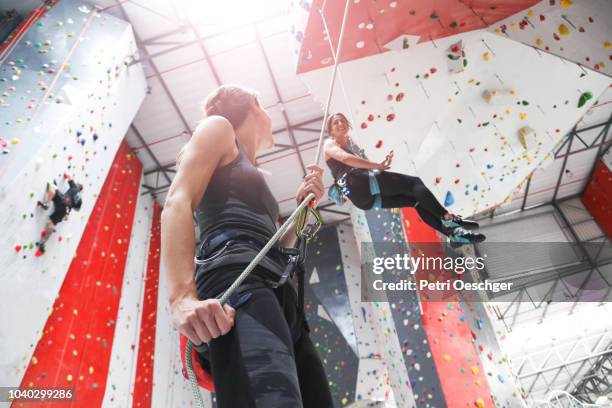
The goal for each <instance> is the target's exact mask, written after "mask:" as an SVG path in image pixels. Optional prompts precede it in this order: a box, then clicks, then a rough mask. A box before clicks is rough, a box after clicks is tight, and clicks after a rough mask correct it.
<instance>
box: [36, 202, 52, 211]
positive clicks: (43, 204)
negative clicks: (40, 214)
mask: <svg viewBox="0 0 612 408" xmlns="http://www.w3.org/2000/svg"><path fill="white" fill-rule="evenodd" d="M36 206H38V207H42V208H44V209H45V210H48V209H49V206H48V205H46V204H45V203H43V202H42V201H37V202H36Z"/></svg>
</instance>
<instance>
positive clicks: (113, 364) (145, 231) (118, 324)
mask: <svg viewBox="0 0 612 408" xmlns="http://www.w3.org/2000/svg"><path fill="white" fill-rule="evenodd" d="M142 192H143V189H142V187H141V190H140V191H139V194H138V202H137V203H136V210H135V213H134V223H133V226H132V234H131V236H130V243H129V245H130V247H129V250H128V255H127V259H126V262H125V272H124V277H123V284H122V287H121V289H120V293H121V299H120V300H119V310H118V312H117V318H116V321H115V334H114V340H113V348H112V350H111V356H110V363H109V366H108V379H107V382H106V390H105V392H104V400H103V402H102V406H104V407H116V408H121V407H129V406H131V405H132V399H133V398H132V396H133V391H134V384H135V383H136V373H137V355H138V353H139V338H141V334H140V333H141V326H142V323H141V322H142V321H143V296H144V292H145V290H144V289H145V276H147V273H148V270H149V269H148V268H147V264H148V262H149V260H150V259H151V258H150V257H149V256H145V255H146V254H147V253H148V249H149V247H150V244H149V241H150V237H151V230H152V225H151V224H152V219H153V200H152V198H151V196H150V195H149V194H147V195H141V193H142ZM117 289H119V288H117Z"/></svg>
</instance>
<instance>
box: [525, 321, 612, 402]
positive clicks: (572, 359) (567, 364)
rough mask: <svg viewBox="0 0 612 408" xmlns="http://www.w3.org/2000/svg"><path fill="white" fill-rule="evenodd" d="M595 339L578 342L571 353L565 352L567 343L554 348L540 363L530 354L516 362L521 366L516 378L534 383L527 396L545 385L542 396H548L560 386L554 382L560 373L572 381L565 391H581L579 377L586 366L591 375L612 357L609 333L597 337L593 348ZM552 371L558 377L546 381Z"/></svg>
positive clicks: (611, 342)
mask: <svg viewBox="0 0 612 408" xmlns="http://www.w3.org/2000/svg"><path fill="white" fill-rule="evenodd" d="M593 340H594V338H593V337H589V338H581V339H578V340H577V341H576V342H575V343H574V344H573V345H572V348H571V349H570V351H569V353H568V352H567V351H566V349H565V347H566V346H567V344H561V345H557V346H556V347H551V348H550V349H548V351H547V353H546V356H545V358H544V359H540V358H538V362H536V361H535V360H534V359H533V357H534V356H533V355H530V354H527V355H526V356H525V357H524V358H522V359H521V358H519V359H518V360H515V361H513V366H515V367H518V368H517V369H516V375H517V377H518V379H519V380H520V381H521V383H523V384H526V383H527V380H529V381H530V382H531V386H530V387H529V389H527V390H526V392H527V394H531V392H532V391H533V389H534V388H535V386H536V385H544V386H546V390H545V391H544V392H542V395H547V394H548V393H549V392H550V391H552V390H553V389H556V388H557V387H558V384H555V381H556V380H557V378H558V377H559V375H561V374H567V375H568V377H569V379H570V381H569V382H568V384H567V385H566V386H565V387H564V391H566V390H567V389H568V388H570V387H572V388H573V389H574V390H576V389H580V387H581V385H582V381H580V382H578V383H576V378H575V377H576V375H577V374H579V373H580V372H581V371H583V369H584V367H585V366H586V365H587V364H590V367H589V369H588V371H589V372H592V371H593V370H594V369H595V368H596V366H597V364H598V363H599V362H600V361H601V359H602V358H608V359H609V358H610V357H611V356H612V338H611V337H610V334H608V333H603V334H600V335H598V337H597V338H596V341H595V345H594V346H592V345H591V344H592V341H593ZM602 345H605V347H604V348H603V349H601V346H602ZM598 350H599V351H598ZM539 356H540V354H539V353H538V357H539ZM550 361H560V363H557V364H553V365H549V364H550ZM578 364H579V365H580V366H579V367H578V369H576V365H578ZM551 371H552V372H554V373H555V374H554V376H553V377H552V379H550V380H547V378H546V376H544V375H543V374H544V373H549V372H551ZM533 377H535V378H533ZM584 378H586V377H584ZM542 383H543V384H542ZM572 394H573V393H572Z"/></svg>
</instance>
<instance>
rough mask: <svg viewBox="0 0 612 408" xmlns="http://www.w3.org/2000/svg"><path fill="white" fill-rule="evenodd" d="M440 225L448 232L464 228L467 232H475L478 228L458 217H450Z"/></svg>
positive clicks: (476, 225) (473, 223)
mask: <svg viewBox="0 0 612 408" xmlns="http://www.w3.org/2000/svg"><path fill="white" fill-rule="evenodd" d="M442 225H444V227H445V228H448V229H449V230H454V229H455V228H459V227H461V228H465V229H468V230H475V229H477V228H478V226H479V225H478V223H477V222H475V221H471V220H464V219H463V218H462V217H461V216H459V215H452V216H451V218H450V219H448V220H445V219H442Z"/></svg>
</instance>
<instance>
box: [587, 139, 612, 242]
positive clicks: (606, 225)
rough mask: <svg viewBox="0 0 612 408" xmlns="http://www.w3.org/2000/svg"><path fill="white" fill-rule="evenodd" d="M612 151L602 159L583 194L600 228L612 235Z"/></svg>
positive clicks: (609, 235)
mask: <svg viewBox="0 0 612 408" xmlns="http://www.w3.org/2000/svg"><path fill="white" fill-rule="evenodd" d="M611 169H612V152H611V151H610V150H608V152H607V153H606V154H605V155H604V157H603V158H602V160H600V161H599V162H598V163H597V165H596V167H595V172H594V173H593V176H592V177H591V180H590V181H589V184H588V185H587V187H586V189H585V191H584V193H583V195H582V203H583V204H584V206H585V207H586V208H587V209H588V210H589V212H590V213H591V215H592V216H593V218H594V219H595V221H597V224H599V226H600V228H601V229H602V230H603V231H604V232H605V233H606V235H608V238H610V237H612V170H611Z"/></svg>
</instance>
